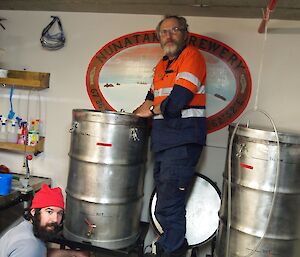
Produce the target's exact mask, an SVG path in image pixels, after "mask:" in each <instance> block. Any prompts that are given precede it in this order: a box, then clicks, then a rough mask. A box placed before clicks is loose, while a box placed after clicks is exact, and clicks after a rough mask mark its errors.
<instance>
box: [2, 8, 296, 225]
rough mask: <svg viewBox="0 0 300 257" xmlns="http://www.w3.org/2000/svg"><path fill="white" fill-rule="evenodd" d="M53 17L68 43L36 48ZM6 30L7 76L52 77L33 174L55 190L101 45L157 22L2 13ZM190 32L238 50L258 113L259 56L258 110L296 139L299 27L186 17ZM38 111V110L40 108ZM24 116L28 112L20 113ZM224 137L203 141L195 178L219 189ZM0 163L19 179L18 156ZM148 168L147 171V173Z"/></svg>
mask: <svg viewBox="0 0 300 257" xmlns="http://www.w3.org/2000/svg"><path fill="white" fill-rule="evenodd" d="M50 15H58V16H59V17H60V18H61V20H62V23H63V27H64V30H65V32H66V38H67V43H66V46H65V47H64V48H62V49H61V50H58V51H47V50H44V49H42V48H41V46H40V42H39V38H40V34H41V31H42V29H43V28H44V27H45V26H46V25H47V24H48V22H49V21H50ZM0 17H4V18H6V19H7V21H5V22H3V24H4V25H5V27H6V30H5V31H4V30H1V28H0V48H3V49H5V52H4V53H3V52H2V54H1V53H0V54H1V55H0V58H1V59H0V67H1V68H6V69H16V70H22V69H27V70H30V71H40V72H49V73H50V74H51V75H50V88H49V89H47V90H43V91H40V96H41V102H42V104H41V108H40V112H41V119H42V120H43V121H44V130H45V136H46V143H45V152H44V153H43V154H41V155H40V156H38V157H35V158H34V159H33V161H32V162H31V167H32V173H33V174H34V175H42V176H47V177H51V178H52V180H53V185H54V186H61V187H62V188H65V187H66V183H67V174H68V150H69V144H70V133H69V132H68V130H69V128H70V125H71V119H72V117H71V113H72V109H74V108H87V109H92V108H93V106H92V104H91V102H90V100H89V97H88V94H87V91H86V85H85V75H86V70H87V67H88V64H89V62H90V60H91V58H92V57H93V56H94V54H95V53H96V52H97V51H98V50H99V49H100V48H101V47H102V46H104V45H105V44H106V43H108V42H110V41H112V40H114V39H115V38H117V37H120V36H122V35H125V34H128V33H132V32H136V31H144V30H149V29H154V28H155V26H156V24H157V23H158V21H159V20H160V18H161V17H160V16H156V15H125V14H96V13H63V12H62V13H52V12H26V11H0ZM187 18H188V21H189V24H190V31H191V32H194V33H198V34H202V35H205V36H209V37H212V38H214V39H216V40H219V41H222V42H224V43H225V44H227V45H229V46H230V47H232V48H233V49H234V50H236V51H237V52H238V53H239V54H240V55H241V56H242V57H243V58H244V60H245V61H246V63H247V64H248V66H249V69H250V72H251V76H252V82H253V91H252V97H251V99H250V102H249V105H248V109H250V108H253V107H254V105H255V98H256V93H257V88H258V77H259V67H260V63H261V58H262V56H263V67H262V73H261V77H260V79H261V83H260V89H259V94H258V107H259V108H261V109H263V110H265V111H266V112H268V113H269V114H270V115H271V116H272V118H273V119H274V121H275V123H276V125H277V126H278V128H279V129H280V130H282V131H291V132H296V133H299V134H300V118H299V117H300V115H299V99H298V98H299V95H300V87H299V86H298V84H299V81H300V72H299V60H300V51H299V50H298V48H299V45H300V22H296V21H280V20H271V21H270V24H269V27H270V28H272V29H273V31H272V33H269V34H268V35H267V40H266V41H265V49H264V51H262V49H263V44H264V40H265V36H264V35H261V34H258V33H257V29H258V25H259V22H260V21H259V20H257V19H230V18H207V17H205V18H200V17H187ZM27 98H28V92H26V91H22V90H16V91H15V100H14V105H15V109H16V111H17V112H24V111H25V110H27V105H26V103H27ZM8 99H9V90H8V89H1V88H0V113H6V112H7V111H8V108H9V107H8V106H9V100H8ZM37 99H38V97H37V94H36V93H34V94H33V95H31V96H30V100H31V101H30V108H29V109H30V111H29V112H30V114H29V116H36V115H37V110H36V109H37V103H38V101H37ZM38 109H39V108H38ZM25 113H26V112H25ZM251 123H254V124H266V125H268V124H269V121H267V120H266V119H264V118H261V117H260V115H256V114H255V115H254V117H253V118H251ZM226 144H227V129H226V128H224V129H222V130H221V131H218V132H215V133H213V134H211V135H209V137H208V143H207V147H206V151H205V153H204V154H203V156H202V164H201V165H200V166H199V172H202V173H204V174H205V175H207V176H209V177H210V178H211V179H212V180H214V181H216V182H217V183H218V185H219V187H220V188H221V184H222V172H223V169H224V165H225V158H226ZM0 163H1V164H5V165H7V166H8V167H10V169H11V170H12V171H21V167H22V163H23V157H22V155H20V154H15V153H10V152H4V151H1V152H0ZM148 166H149V167H151V166H152V165H151V163H150V164H149V165H148ZM151 172H152V171H151V168H149V170H148V171H147V174H146V177H147V180H146V186H145V188H146V190H145V191H146V196H145V202H146V203H145V204H144V209H143V215H142V216H143V219H144V220H146V219H147V207H148V202H147V201H148V199H149V194H150V192H151V191H152V178H151Z"/></svg>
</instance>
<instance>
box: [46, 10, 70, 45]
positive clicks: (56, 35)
mask: <svg viewBox="0 0 300 257" xmlns="http://www.w3.org/2000/svg"><path fill="white" fill-rule="evenodd" d="M51 18H52V19H53V20H52V21H51V22H50V23H49V24H48V25H47V26H46V27H45V28H44V29H43V32H42V36H41V38H40V41H41V44H42V47H44V48H46V49H48V50H58V49H60V48H62V47H64V45H65V42H66V38H65V35H64V31H63V28H62V24H61V21H60V19H59V18H58V17H57V16H51ZM56 22H57V25H58V27H57V29H58V30H59V31H58V32H54V27H53V26H54V25H55V23H56ZM50 31H52V34H50Z"/></svg>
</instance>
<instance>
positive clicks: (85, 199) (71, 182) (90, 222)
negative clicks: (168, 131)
mask: <svg viewBox="0 0 300 257" xmlns="http://www.w3.org/2000/svg"><path fill="white" fill-rule="evenodd" d="M70 131H71V147H70V152H69V156H70V163H69V176H68V184H67V189H66V193H67V199H66V212H67V215H66V219H65V224H64V236H65V237H66V238H68V239H70V240H74V241H77V242H88V243H90V244H92V245H95V246H99V247H103V248H108V249H119V248H123V247H127V246H129V245H131V244H133V243H134V242H135V240H136V239H137V237H138V231H139V218H140V214H141V207H142V197H143V183H144V173H145V163H146V157H147V142H148V131H147V120H146V119H143V118H139V117H137V116H135V115H132V114H128V113H117V112H100V111H95V110H80V109H75V110H73V126H72V129H71V130H70Z"/></svg>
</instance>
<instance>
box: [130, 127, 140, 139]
mask: <svg viewBox="0 0 300 257" xmlns="http://www.w3.org/2000/svg"><path fill="white" fill-rule="evenodd" d="M137 132H138V128H131V129H130V134H129V138H131V139H132V140H133V141H140V139H139V137H138V133H137Z"/></svg>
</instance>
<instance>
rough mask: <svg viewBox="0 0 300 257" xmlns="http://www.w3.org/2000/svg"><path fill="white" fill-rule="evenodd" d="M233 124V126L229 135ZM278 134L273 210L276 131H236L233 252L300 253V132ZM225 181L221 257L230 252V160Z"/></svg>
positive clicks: (255, 256)
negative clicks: (228, 235)
mask: <svg viewBox="0 0 300 257" xmlns="http://www.w3.org/2000/svg"><path fill="white" fill-rule="evenodd" d="M233 130H234V127H233V126H230V137H231V134H232V133H233ZM278 136H279V149H280V155H279V156H280V169H279V177H278V180H277V181H278V184H277V190H276V194H275V199H274V205H273V211H272V212H271V214H270V211H271V206H272V201H273V197H274V188H275V185H276V174H277V168H276V166H277V160H278V154H277V150H278V146H277V140H276V135H275V132H271V131H267V130H262V129H256V128H255V129H254V128H246V127H239V128H238V130H237V132H236V135H235V137H234V141H233V146H232V155H231V167H232V168H231V174H232V178H231V196H232V201H231V227H230V230H229V231H230V233H229V234H230V241H229V242H230V243H229V255H228V256H229V257H242V256H252V257H299V256H300V135H292V134H286V133H279V134H278ZM223 181H224V182H223V194H222V204H221V209H220V212H219V217H220V224H219V230H218V235H217V243H216V251H215V256H217V257H225V256H226V239H227V229H226V226H227V218H228V217H227V216H228V214H227V213H228V212H227V211H228V209H227V208H228V199H227V198H228V197H227V192H228V169H227V165H226V170H225V173H224V180H223ZM268 221H269V226H268V228H267V230H266V226H267V224H268ZM263 235H264V238H263V240H260V239H261V238H262V237H263ZM259 242H260V244H258V243H259ZM257 246H258V247H257Z"/></svg>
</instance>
